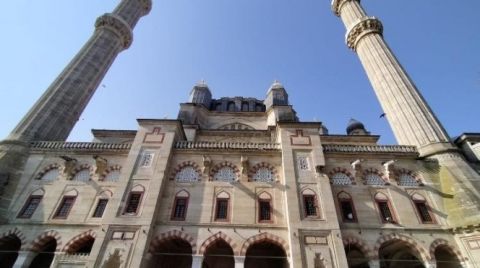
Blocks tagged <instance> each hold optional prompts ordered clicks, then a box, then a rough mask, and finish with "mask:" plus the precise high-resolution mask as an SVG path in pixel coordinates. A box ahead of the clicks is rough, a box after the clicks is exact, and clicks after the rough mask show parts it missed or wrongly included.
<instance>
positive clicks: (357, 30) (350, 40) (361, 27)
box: [345, 17, 383, 50]
mask: <svg viewBox="0 0 480 268" xmlns="http://www.w3.org/2000/svg"><path fill="white" fill-rule="evenodd" d="M373 33H376V34H379V35H383V25H382V22H381V21H380V20H379V19H377V18H375V17H363V18H360V19H359V21H358V22H357V23H356V24H355V25H354V26H352V27H351V28H350V29H349V30H348V31H347V34H346V36H345V42H346V43H347V46H348V47H349V48H351V49H353V50H356V48H357V45H358V42H360V40H362V38H363V37H365V36H367V35H369V34H373Z"/></svg>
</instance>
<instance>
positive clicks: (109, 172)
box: [100, 165, 122, 181]
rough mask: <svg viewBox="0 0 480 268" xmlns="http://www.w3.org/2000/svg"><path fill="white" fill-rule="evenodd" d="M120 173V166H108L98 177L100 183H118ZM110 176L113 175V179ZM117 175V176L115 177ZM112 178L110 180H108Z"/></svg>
mask: <svg viewBox="0 0 480 268" xmlns="http://www.w3.org/2000/svg"><path fill="white" fill-rule="evenodd" d="M121 171H122V166H120V165H113V166H109V167H108V168H107V169H105V171H104V172H103V173H102V175H101V176H100V181H118V179H119V177H120V172H121ZM112 174H115V176H114V177H113V176H112ZM117 174H118V176H116V175H117ZM109 177H112V178H109Z"/></svg>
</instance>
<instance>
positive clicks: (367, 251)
mask: <svg viewBox="0 0 480 268" xmlns="http://www.w3.org/2000/svg"><path fill="white" fill-rule="evenodd" d="M342 241H343V245H344V246H348V245H355V246H356V247H357V248H358V249H359V250H360V251H361V252H362V253H363V254H364V255H365V256H366V257H367V258H368V259H369V260H372V259H374V258H375V252H374V251H373V250H372V248H371V247H370V246H368V245H367V243H365V241H363V240H362V239H361V238H358V237H356V236H354V235H346V236H345V237H343V239H342Z"/></svg>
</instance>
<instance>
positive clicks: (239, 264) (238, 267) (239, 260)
mask: <svg viewBox="0 0 480 268" xmlns="http://www.w3.org/2000/svg"><path fill="white" fill-rule="evenodd" d="M234 259H235V268H243V267H244V266H245V256H234Z"/></svg>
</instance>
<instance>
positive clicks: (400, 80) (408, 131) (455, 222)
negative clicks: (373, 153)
mask: <svg viewBox="0 0 480 268" xmlns="http://www.w3.org/2000/svg"><path fill="white" fill-rule="evenodd" d="M332 10H333V12H334V13H335V14H336V15H337V16H339V17H340V18H341V19H342V21H343V23H344V24H345V27H346V29H347V33H346V43H347V46H348V47H349V48H351V49H352V50H353V51H356V52H357V54H358V57H359V58H360V61H361V62H362V65H363V67H364V69H365V72H366V73H367V76H368V78H369V80H370V83H371V84H372V86H373V89H374V90H375V93H376V95H377V97H378V99H379V101H380V104H381V105H382V107H383V109H384V111H385V113H386V117H387V119H388V122H389V123H390V125H391V127H392V129H393V133H394V134H395V137H396V138H397V141H398V143H400V144H406V145H415V146H417V148H418V150H419V152H420V155H421V156H423V157H429V158H430V159H432V160H435V161H436V163H438V166H437V167H436V168H438V170H437V171H438V172H436V174H438V178H432V180H433V181H434V184H435V185H434V187H437V188H439V190H441V191H442V192H443V193H445V194H447V195H451V198H444V199H443V206H444V208H445V210H446V211H447V212H448V218H447V219H448V221H449V223H450V224H451V225H452V226H465V225H468V224H478V222H480V215H478V210H479V209H480V202H479V200H480V193H479V190H480V176H479V175H478V173H476V172H475V171H474V170H473V169H472V168H471V167H470V166H469V165H468V164H467V163H466V162H465V160H464V159H463V157H462V156H461V155H460V154H459V152H458V150H457V149H456V147H454V146H453V144H452V143H451V142H450V138H449V136H448V134H447V132H446V131H445V129H444V128H443V127H442V125H441V124H440V122H439V121H438V119H437V118H436V117H435V115H434V114H433V112H432V110H431V109H430V107H429V106H428V104H427V102H426V101H425V100H424V99H423V97H422V96H421V94H420V92H419V91H418V90H417V88H416V86H415V84H414V83H413V81H412V80H411V79H410V77H409V76H408V75H407V73H406V72H405V70H404V69H403V67H402V66H401V65H400V63H399V62H398V60H397V58H396V57H395V55H393V53H392V51H391V50H390V48H389V47H388V45H387V43H386V42H385V40H384V39H383V36H382V33H383V26H382V23H381V22H380V20H378V19H377V18H375V17H369V16H367V14H366V13H365V11H364V10H363V8H362V6H361V5H360V0H333V1H332ZM430 168H431V167H430ZM434 169H435V168H434Z"/></svg>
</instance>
